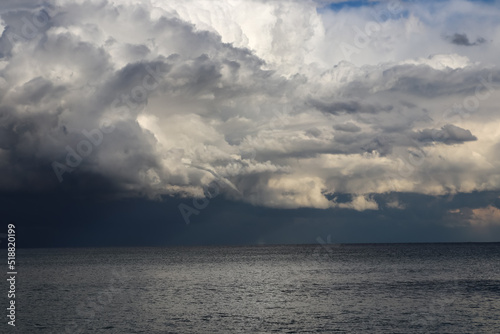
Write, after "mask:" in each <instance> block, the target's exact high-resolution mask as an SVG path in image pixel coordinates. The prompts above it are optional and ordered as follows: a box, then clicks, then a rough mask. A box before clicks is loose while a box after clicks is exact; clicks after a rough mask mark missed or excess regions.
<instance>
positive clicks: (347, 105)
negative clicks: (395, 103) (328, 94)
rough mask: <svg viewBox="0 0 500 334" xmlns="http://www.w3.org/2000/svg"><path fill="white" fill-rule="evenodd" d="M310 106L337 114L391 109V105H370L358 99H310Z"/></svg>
mask: <svg viewBox="0 0 500 334" xmlns="http://www.w3.org/2000/svg"><path fill="white" fill-rule="evenodd" d="M309 103H310V104H311V105H312V106H314V107H315V108H317V109H318V110H320V111H322V112H326V113H330V114H333V115H338V114H340V113H347V114H355V113H365V114H374V113H378V112H384V111H385V112H387V111H391V110H392V109H393V107H392V106H380V105H371V104H367V103H362V102H359V101H345V102H344V101H333V102H326V101H322V100H311V101H310V102H309Z"/></svg>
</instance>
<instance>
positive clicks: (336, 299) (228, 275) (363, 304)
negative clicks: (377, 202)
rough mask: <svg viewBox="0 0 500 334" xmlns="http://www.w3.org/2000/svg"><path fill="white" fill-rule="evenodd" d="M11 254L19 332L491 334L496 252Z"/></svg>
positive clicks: (495, 320)
mask: <svg viewBox="0 0 500 334" xmlns="http://www.w3.org/2000/svg"><path fill="white" fill-rule="evenodd" d="M17 257H18V261H19V262H18V263H19V266H18V277H17V280H18V281H17V287H16V290H17V293H16V305H17V314H16V331H15V332H17V333H23V334H24V333H55V334H62V333H72V334H76V333H120V334H124V333H148V334H153V333H228V334H229V333H231V334H234V333H500V244H398V245H393V244H391V245H387V244H385V245H329V244H324V245H308V246H303V245H294V246H254V247H191V248H104V249H102V248H93V249H19V250H18V252H17ZM4 300H7V298H5V299H4ZM5 305H7V304H5ZM4 318H5V315H4ZM8 327H10V326H8V325H7V324H6V321H5V324H4V325H2V326H1V327H0V328H2V329H0V332H1V333H10V332H13V331H11V328H8Z"/></svg>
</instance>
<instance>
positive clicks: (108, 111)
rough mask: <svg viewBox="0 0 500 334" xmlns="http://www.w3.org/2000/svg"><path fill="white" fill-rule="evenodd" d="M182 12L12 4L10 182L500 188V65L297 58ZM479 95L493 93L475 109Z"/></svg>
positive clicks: (359, 203)
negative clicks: (497, 129) (91, 136)
mask: <svg viewBox="0 0 500 334" xmlns="http://www.w3.org/2000/svg"><path fill="white" fill-rule="evenodd" d="M262 5H263V6H264V5H266V6H267V4H262ZM275 5H276V4H269V5H268V6H271V7H272V6H275ZM179 6H180V7H179V13H182V10H181V9H182V5H180V4H179ZM276 6H277V5H276ZM293 6H302V5H301V4H300V3H297V4H293ZM304 6H305V4H304ZM42 7H43V8H42ZM276 8H278V7H276ZM41 10H43V11H44V13H47V15H49V16H50V20H49V22H48V23H47V24H46V25H44V26H43V27H40V28H39V29H38V31H37V34H36V36H34V37H33V38H27V39H25V40H21V41H14V43H12V41H11V40H12V39H13V35H12V33H16V34H17V35H22V34H21V30H22V27H23V26H22V22H23V21H22V18H23V17H26V16H27V17H31V15H33V14H36V13H40V11H41ZM276 11H277V12H276V13H278V14H276V15H284V14H283V13H281V14H280V12H279V10H278V9H276ZM153 13H156V14H158V13H160V14H161V15H159V14H158V15H156V14H155V16H153ZM179 13H177V12H176V11H172V10H168V9H165V10H158V9H156V10H155V11H153V10H152V9H151V7H149V5H132V4H128V3H127V2H123V3H122V4H116V5H115V4H112V3H106V2H103V3H92V2H85V3H82V4H73V3H70V2H68V3H64V2H63V4H62V5H60V6H56V5H43V6H42V5H40V6H23V5H22V4H21V5H19V6H18V7H15V8H14V5H13V4H12V3H9V4H6V5H4V10H3V11H2V14H1V18H2V25H3V26H4V29H3V33H2V36H1V38H0V54H1V55H0V56H1V57H2V58H0V99H1V104H0V172H1V173H2V178H1V180H0V188H1V189H2V190H4V191H23V190H30V191H44V190H47V189H59V188H74V189H80V190H81V191H92V190H93V189H94V190H96V191H98V192H99V193H101V194H102V193H104V194H106V195H110V196H149V197H158V196H160V195H165V194H167V195H182V196H203V187H204V186H206V185H208V184H209V183H210V182H211V181H213V180H214V179H217V178H219V179H220V180H224V182H223V184H225V185H226V186H223V189H221V191H222V192H223V193H225V195H226V196H227V197H229V198H234V199H238V200H243V201H248V202H250V203H252V204H256V205H265V206H272V207H284V208H295V207H318V208H326V207H331V206H337V207H346V208H353V209H357V210H365V209H376V208H377V207H378V206H377V204H376V203H375V202H374V201H373V199H372V197H371V196H372V195H373V194H377V193H385V192H389V191H404V192H417V193H425V194H443V193H450V192H470V191H474V190H498V189H499V187H500V175H499V174H498V171H499V170H500V169H499V168H498V167H500V166H499V162H500V161H499V160H498V158H497V157H496V156H497V155H496V153H495V152H494V150H493V147H494V146H492V145H498V135H496V134H494V133H493V132H490V133H489V134H488V135H483V134H482V133H478V132H480V131H481V129H482V127H483V125H484V124H490V125H492V124H498V113H497V112H496V110H497V109H496V108H497V107H496V106H497V105H498V98H497V96H498V94H496V93H495V91H496V90H497V87H498V84H499V83H500V70H499V69H498V68H497V67H495V66H493V67H491V66H490V67H485V66H483V65H481V64H474V63H472V62H466V64H465V65H463V66H462V65H456V63H457V61H459V63H460V61H462V58H460V57H459V56H456V55H438V56H432V55H431V56H428V57H423V58H419V59H416V60H412V61H411V62H408V61H406V60H405V59H401V60H398V61H391V62H389V61H387V62H384V63H380V64H379V65H366V66H362V67H358V66H355V65H353V64H351V63H348V62H345V61H339V62H336V63H334V64H330V65H328V66H325V65H322V66H319V65H317V66H309V67H307V70H306V69H305V68H302V67H300V66H302V65H300V66H299V65H296V64H295V63H294V62H296V61H297V64H299V63H300V62H302V60H303V58H304V57H302V56H300V57H299V56H297V58H293V57H292V58H286V59H285V58H279V57H285V56H284V55H282V54H281V53H279V52H278V51H279V50H278V49H276V50H274V51H270V53H269V54H268V55H267V56H266V54H263V53H262V52H260V51H259V52H256V51H255V50H252V48H251V47H250V45H249V46H248V47H237V46H236V45H237V44H238V43H236V42H235V43H233V44H231V43H227V42H224V41H223V39H222V38H221V36H220V35H219V34H218V33H217V32H216V31H206V30H204V29H200V28H199V26H196V25H194V24H193V22H188V21H187V20H185V19H183V18H182V15H181V14H179ZM312 13H313V14H311V15H317V14H315V12H312ZM37 15H40V14H37ZM200 15H201V14H200ZM283 17H285V16H283ZM20 22H21V23H20ZM9 33H10V35H9ZM276 34H277V33H276ZM312 34H313V33H312V32H308V34H307V35H306V37H304V38H311V40H312V39H313V37H307V36H312ZM249 36H250V35H249ZM273 38H275V44H276V43H278V44H276V45H279V40H280V39H279V38H280V35H279V34H277V35H276V36H274V37H273ZM243 42H244V39H242V40H241V43H243ZM249 43H250V42H249ZM311 43H312V42H311ZM318 43H322V42H321V41H320V42H318ZM283 47H286V45H284V46H283ZM297 52H299V51H297ZM300 52H309V51H307V50H305V51H303V50H301V51H300ZM367 52H368V51H367ZM278 56H279V57H278ZM277 57H278V58H277ZM457 57H459V58H457ZM277 59H278V60H277ZM280 59H281V60H280ZM457 59H458V60H457ZM282 60H283V61H282ZM275 64H281V65H279V66H278V65H276V66H274V65H275ZM283 64H284V65H283ZM443 64H445V65H446V66H444V65H443ZM460 64H461V63H460ZM285 65H286V66H285ZM295 65H296V66H295ZM287 66H288V67H287ZM287 69H288V70H287ZM297 69H298V70H297ZM152 72H154V75H152V74H151V73H152ZM481 79H484V80H486V82H487V85H483V84H481ZM145 80H146V81H145ZM137 87H139V88H137ZM141 87H142V88H141ZM144 87H149V88H150V89H145V88H144ZM144 93H145V94H144ZM134 94H135V96H134ZM475 94H479V95H478V96H480V97H481V99H480V100H478V101H479V102H480V105H479V106H478V107H474V106H473V107H474V108H472V107H471V108H469V109H464V107H463V105H464V103H466V102H467V103H469V102H470V103H472V102H475V100H474V101H473V100H471V99H470V97H471V96H475ZM468 97H469V100H467V101H466V102H464V99H467V98H468ZM483 97H484V98H483ZM454 104H459V105H462V107H461V108H460V107H453V105H454ZM465 105H466V106H468V105H467V104H465ZM103 123H106V124H111V125H112V126H113V127H114V130H113V131H112V132H109V133H103V138H102V143H99V144H98V145H93V146H92V152H91V153H90V154H89V155H88V156H85V157H82V160H81V162H80V163H79V164H78V166H76V167H74V168H71V171H70V168H69V167H68V170H67V171H65V173H64V174H63V175H62V178H63V182H61V183H60V182H59V181H58V178H57V177H56V175H55V173H54V168H53V163H54V162H58V163H60V164H62V165H66V166H67V154H68V149H67V147H69V148H70V149H73V150H77V148H78V145H79V143H81V141H82V140H86V137H85V136H84V135H83V134H82V131H83V130H86V131H91V130H94V129H99V128H100V127H102V124H103ZM476 144H477V146H474V145H476ZM471 152H474V154H471ZM417 160H418V161H417ZM458 162H460V164H459V165H457V163H458ZM429 174H432V175H434V176H435V177H431V178H429V177H427V176H428V175H429ZM235 189H236V191H235ZM328 193H350V194H353V196H352V198H353V199H352V201H351V202H349V203H350V204H349V203H348V204H345V203H338V202H335V201H332V200H329V199H328V198H327V196H325V194H328Z"/></svg>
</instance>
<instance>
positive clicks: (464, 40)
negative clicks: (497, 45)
mask: <svg viewBox="0 0 500 334" xmlns="http://www.w3.org/2000/svg"><path fill="white" fill-rule="evenodd" d="M447 39H448V40H449V41H450V42H451V43H452V44H455V45H462V46H475V45H480V44H483V43H485V42H486V40H485V39H484V38H483V37H478V38H477V39H476V41H475V42H470V41H469V37H467V35H466V34H459V33H455V34H454V35H453V36H448V37H447Z"/></svg>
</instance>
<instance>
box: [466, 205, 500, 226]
mask: <svg viewBox="0 0 500 334" xmlns="http://www.w3.org/2000/svg"><path fill="white" fill-rule="evenodd" d="M469 221H470V223H471V224H472V225H479V226H484V225H500V209H498V208H497V207H494V206H492V205H489V206H487V207H485V208H477V209H472V214H471V217H470V219H469Z"/></svg>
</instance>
